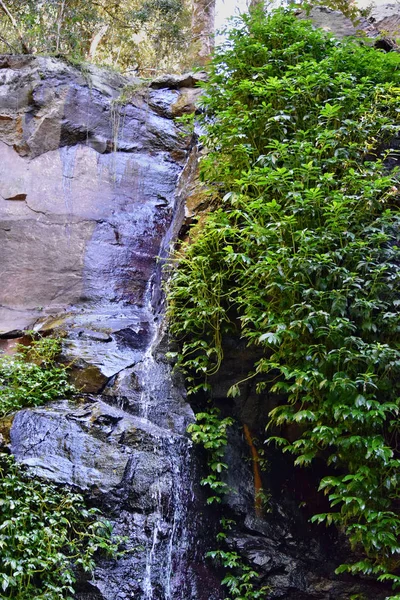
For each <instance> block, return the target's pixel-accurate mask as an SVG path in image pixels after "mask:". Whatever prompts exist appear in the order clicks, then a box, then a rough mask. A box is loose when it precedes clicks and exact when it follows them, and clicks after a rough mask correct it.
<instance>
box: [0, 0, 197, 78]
mask: <svg viewBox="0 0 400 600" xmlns="http://www.w3.org/2000/svg"><path fill="white" fill-rule="evenodd" d="M4 2H5V5H6V6H7V8H8V10H9V12H10V14H11V15H12V17H13V18H14V20H15V21H16V23H17V28H16V27H15V26H13V24H12V23H11V20H10V19H9V17H8V16H7V15H6V13H5V12H4V11H2V10H1V7H0V52H10V50H11V51H12V52H21V50H23V51H26V49H27V50H28V51H30V52H32V53H36V54H37V53H42V54H43V53H44V54H49V53H50V54H53V53H55V54H62V55H64V56H66V57H68V58H69V59H73V60H74V61H85V60H95V61H96V62H98V63H101V64H105V65H109V66H112V67H113V68H115V67H118V68H119V69H121V70H122V71H125V70H128V71H132V70H137V71H139V72H140V73H149V74H150V75H152V74H154V72H159V71H162V70H163V69H168V68H169V69H172V70H174V69H175V70H176V69H178V70H179V65H180V63H182V62H185V60H186V54H187V51H188V47H189V45H190V34H189V30H190V13H189V9H188V5H187V3H186V0H121V1H120V2H111V1H110V0H96V1H94V0H67V1H65V0H42V1H41V2H38V1H37V0H27V1H26V2H21V1H20V0H4ZM96 36H99V38H98V42H99V43H98V45H97V46H96V49H95V51H94V52H95V55H93V54H91V44H92V42H93V41H94V40H95V38H96ZM24 48H25V50H24ZM92 51H93V47H92Z"/></svg>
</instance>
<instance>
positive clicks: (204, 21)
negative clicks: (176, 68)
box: [192, 0, 215, 65]
mask: <svg viewBox="0 0 400 600" xmlns="http://www.w3.org/2000/svg"><path fill="white" fill-rule="evenodd" d="M192 36H193V40H194V42H195V44H196V57H197V62H198V63H199V64H200V65H205V64H206V63H207V62H208V61H209V60H210V56H211V52H212V50H213V48H214V41H215V0H193V3H192Z"/></svg>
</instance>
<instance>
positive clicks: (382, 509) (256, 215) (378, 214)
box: [169, 10, 400, 600]
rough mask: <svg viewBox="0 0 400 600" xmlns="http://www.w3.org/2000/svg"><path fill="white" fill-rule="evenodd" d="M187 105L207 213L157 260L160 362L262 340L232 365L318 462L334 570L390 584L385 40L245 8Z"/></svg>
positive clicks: (210, 365)
mask: <svg viewBox="0 0 400 600" xmlns="http://www.w3.org/2000/svg"><path fill="white" fill-rule="evenodd" d="M203 110H204V116H203V125H204V126H205V129H206V134H205V135H204V137H203V142H204V144H205V146H206V149H207V154H206V156H205V158H204V159H203V161H202V165H201V172H202V178H203V180H204V182H205V183H206V184H207V186H208V188H209V190H210V191H209V194H210V197H211V198H212V199H213V200H214V204H215V210H214V211H213V212H212V213H211V214H210V215H208V216H207V218H206V219H204V218H203V219H202V220H201V222H199V225H197V226H195V227H194V229H193V230H192V232H191V234H190V241H189V243H188V244H187V245H185V246H184V247H183V248H181V250H180V251H179V253H178V254H177V255H176V257H175V259H176V264H177V268H176V269H175V270H173V272H172V276H171V280H170V285H169V318H170V322H171V329H172V332H173V334H174V335H175V337H176V339H178V340H180V341H181V348H182V351H181V353H180V355H179V356H178V364H179V366H180V368H181V369H182V370H183V371H184V372H185V373H186V376H187V378H188V382H189V385H190V387H191V390H192V391H193V392H195V391H197V390H198V389H199V388H206V389H207V388H209V384H208V377H209V376H210V375H211V374H214V373H216V372H217V371H218V369H219V367H220V365H221V363H222V361H223V344H224V336H225V335H228V334H229V335H232V334H234V335H237V336H240V337H242V338H244V339H246V340H247V342H248V344H249V346H257V347H258V349H261V350H262V356H261V358H260V359H259V360H257V362H255V364H254V367H253V370H252V371H251V372H250V373H249V378H252V377H254V378H256V381H257V382H258V383H257V391H258V392H259V393H263V392H264V391H265V390H268V391H272V392H274V393H275V394H277V395H279V397H280V398H281V401H280V404H279V406H278V407H277V408H276V409H275V410H273V411H272V412H271V414H270V419H271V425H275V426H285V425H288V424H289V425H290V424H293V423H295V424H298V425H299V427H298V432H299V433H298V436H297V439H295V440H294V441H289V440H287V439H285V438H284V436H281V437H276V436H275V437H274V438H269V441H270V442H271V443H272V442H274V443H276V444H278V445H279V446H281V447H282V449H283V451H285V452H290V453H292V454H293V455H294V456H295V463H296V464H297V465H303V466H308V465H311V464H312V463H313V461H314V459H316V458H318V459H323V460H324V461H325V462H326V465H327V473H328V475H327V476H326V477H324V478H323V479H322V480H321V482H320V490H321V491H323V493H325V494H327V496H328V499H329V503H330V507H331V510H330V511H329V512H327V513H325V514H322V515H316V516H315V517H314V520H316V521H320V522H325V523H327V524H328V525H330V524H336V525H337V526H338V527H340V528H341V529H342V530H344V531H345V532H346V533H347V535H348V538H349V540H350V542H351V545H352V546H353V548H354V549H357V551H358V552H362V553H363V558H362V559H361V560H358V561H357V562H354V563H352V564H347V565H342V566H338V572H341V571H348V572H351V573H355V574H357V573H362V574H366V575H368V576H372V577H376V578H378V579H379V580H390V581H392V582H393V584H394V588H396V587H399V586H400V577H399V567H400V543H399V535H400V517H399V495H400V471H399V467H400V460H399V447H398V431H399V421H398V410H399V388H400V345H399V307H400V293H399V289H400V269H399V263H400V215H399V201H400V192H399V182H398V179H399V174H398V169H397V167H395V166H394V165H395V164H396V162H397V161H398V153H397V152H396V151H394V150H392V149H391V143H392V140H393V139H394V138H395V136H396V135H398V133H399V115H400V55H399V54H398V53H389V54H385V53H383V52H381V51H379V50H376V49H374V48H371V47H370V46H369V45H367V44H365V43H363V42H362V41H361V42H360V41H357V40H348V41H338V40H336V39H335V38H333V37H331V36H329V35H327V34H325V33H324V32H322V31H319V30H314V29H313V27H312V25H311V24H310V23H307V22H301V21H298V20H296V18H295V16H294V14H293V13H292V12H291V11H290V10H279V11H277V12H274V13H272V14H271V15H269V16H265V15H264V14H262V12H261V11H255V12H254V13H253V14H252V16H247V17H243V18H242V19H240V20H238V21H237V23H236V28H235V29H234V30H233V31H232V33H231V34H230V38H229V41H228V42H227V43H226V45H225V46H224V47H223V48H222V49H220V51H219V52H217V54H216V56H215V58H214V61H213V64H212V68H211V76H210V80H209V82H208V83H207V84H206V86H205V95H204V100H203ZM241 389H242V388H241V383H240V382H239V381H238V382H237V384H236V385H234V386H233V387H232V388H231V390H230V394H231V396H235V395H238V394H240V393H241ZM211 395H212V390H211ZM391 598H392V599H397V600H398V599H399V598H400V596H399V595H393V596H391Z"/></svg>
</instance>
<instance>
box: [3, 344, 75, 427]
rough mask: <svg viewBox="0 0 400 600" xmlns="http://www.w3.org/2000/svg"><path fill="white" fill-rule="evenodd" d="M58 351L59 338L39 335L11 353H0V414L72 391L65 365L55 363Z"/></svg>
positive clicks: (59, 347)
mask: <svg viewBox="0 0 400 600" xmlns="http://www.w3.org/2000/svg"><path fill="white" fill-rule="evenodd" d="M60 350H61V345H60V340H58V339H54V338H40V339H37V340H34V341H33V342H32V344H31V346H29V347H24V346H19V351H18V352H17V353H16V354H13V355H12V356H7V355H1V354H0V417H2V416H5V415H6V414H7V413H9V412H12V411H15V410H18V409H20V408H23V407H25V406H40V405H41V404H44V403H45V402H48V401H50V400H55V399H57V398H61V397H67V396H69V395H71V394H72V393H73V392H74V388H73V387H72V386H71V385H70V384H69V383H68V378H67V370H66V368H65V367H64V366H63V365H57V364H56V362H55V360H56V358H57V356H58V354H59V353H60Z"/></svg>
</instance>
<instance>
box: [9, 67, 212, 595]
mask: <svg viewBox="0 0 400 600" xmlns="http://www.w3.org/2000/svg"><path fill="white" fill-rule="evenodd" d="M196 82H197V79H196V77H194V76H191V75H188V76H184V77H182V78H176V77H175V78H172V79H171V78H165V79H164V80H162V81H161V80H160V81H158V82H157V83H155V84H154V86H153V87H148V86H145V87H143V86H142V85H141V84H138V82H134V85H132V83H130V82H128V81H127V80H124V79H123V78H122V77H120V76H117V75H115V74H111V73H108V72H106V71H101V70H99V69H95V68H90V69H82V70H77V69H76V68H74V67H72V66H70V65H68V64H66V63H63V62H60V61H57V60H54V59H51V58H34V57H27V56H2V57H0V165H1V171H0V249H1V250H0V253H1V260H0V276H1V283H2V285H1V287H0V336H1V338H2V339H1V340H0V341H1V342H2V348H3V349H5V350H6V351H12V348H13V347H14V346H15V342H16V341H18V338H19V337H20V336H21V335H22V331H23V330H26V329H35V330H37V331H40V332H41V333H43V334H44V335H47V334H48V333H51V332H53V331H61V332H62V334H63V336H64V337H63V346H64V350H63V352H64V360H65V361H66V362H68V363H72V365H71V376H72V377H73V379H74V381H75V384H76V386H77V387H78V389H80V390H81V392H82V398H81V399H80V400H76V401H74V402H67V401H60V402H57V403H53V404H52V405H48V406H45V407H42V408H37V409H31V410H22V411H20V412H19V413H17V414H16V416H15V418H14V420H13V422H12V425H11V423H10V425H11V431H10V432H9V433H8V429H9V426H8V429H7V435H3V434H2V435H3V437H2V443H3V444H7V443H9V447H10V449H11V451H12V453H13V454H14V455H15V456H16V458H17V460H18V461H20V462H21V463H24V464H25V465H27V466H28V467H29V468H30V469H31V471H32V473H34V474H35V475H37V476H40V477H43V478H45V479H49V480H51V481H54V482H56V483H59V484H68V485H71V486H73V487H74V488H77V489H80V490H82V492H83V493H85V495H86V496H87V497H88V499H89V502H90V503H92V504H95V505H97V506H100V507H101V508H102V510H103V511H104V512H105V513H106V514H107V515H108V517H109V518H110V519H111V521H112V522H113V525H114V530H115V532H116V533H117V534H121V535H123V536H124V537H126V539H127V541H126V550H127V552H126V554H124V556H123V557H122V558H120V559H118V560H114V561H103V562H101V561H100V563H99V565H98V568H97V570H96V572H95V574H94V576H93V578H92V579H91V580H90V581H88V580H86V579H82V580H80V581H79V582H78V592H77V596H76V597H77V599H79V600H88V599H89V598H95V599H98V600H101V599H103V600H123V599H125V598H142V599H147V600H179V599H182V600H183V599H184V598H185V599H189V600H190V599H192V600H195V599H198V598H199V599H203V600H209V599H211V598H217V597H218V591H217V592H215V593H214V591H213V589H217V590H218V588H219V583H218V580H217V579H216V578H215V576H214V575H213V574H212V573H208V571H207V568H206V567H205V566H204V565H203V555H204V551H203V549H202V547H201V543H200V542H199V541H198V540H200V539H201V537H202V536H201V535H200V533H199V531H200V529H201V528H202V531H204V530H206V529H207V524H206V523H203V520H202V518H201V517H199V518H197V519H195V518H194V514H198V513H200V511H201V506H200V505H199V502H200V503H201V504H202V500H201V501H200V500H199V499H198V498H199V496H198V495H197V496H195V495H194V492H193V489H192V487H193V484H192V481H195V480H196V479H197V477H196V476H195V475H194V468H195V467H194V462H193V457H192V454H193V452H192V447H191V443H190V441H189V439H188V437H187V434H186V429H187V426H188V424H189V423H190V422H191V421H192V420H193V412H192V410H191V408H190V406H189V405H188V404H187V403H186V401H185V393H184V389H183V386H182V384H181V382H180V380H179V379H177V378H176V377H175V376H172V374H171V368H170V365H169V363H168V361H167V360H166V359H165V356H164V354H165V352H164V353H163V352H161V349H160V340H161V339H162V338H163V335H164V334H163V330H162V323H161V320H160V319H159V310H158V308H159V305H160V302H162V294H161V292H160V290H159V289H155V287H156V286H155V283H156V282H159V281H160V267H159V265H158V264H157V257H158V256H160V255H165V254H166V252H167V246H168V244H169V242H170V241H171V239H172V237H173V236H174V235H175V232H176V231H177V230H178V229H179V227H180V225H179V223H177V222H176V218H175V217H174V214H177V215H180V214H181V212H182V211H181V210H176V206H175V205H176V204H177V202H178V199H177V195H176V188H177V183H178V179H179V177H180V174H181V172H182V169H183V167H184V165H185V162H186V159H187V154H188V150H189V147H188V143H189V141H188V140H187V139H185V138H184V137H182V136H181V135H180V131H179V128H178V126H177V125H176V124H175V122H174V120H173V117H174V116H175V115H177V114H183V112H185V111H187V110H191V109H192V108H191V106H192V105H193V102H194V101H195V99H196V97H197V96H198V94H199V91H198V90H196V89H194V87H193V86H194V85H195V84H196ZM128 83H129V86H128ZM191 86H192V87H191ZM121 93H122V96H123V97H124V99H125V101H124V102H122V101H118V96H119V95H120V94H121ZM178 218H180V217H178ZM174 219H175V220H174ZM15 338H17V340H15ZM8 438H10V439H8ZM189 524H190V527H189ZM207 581H209V583H207Z"/></svg>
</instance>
